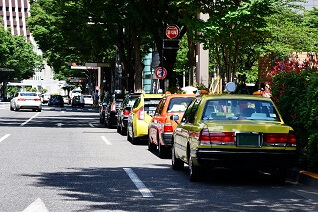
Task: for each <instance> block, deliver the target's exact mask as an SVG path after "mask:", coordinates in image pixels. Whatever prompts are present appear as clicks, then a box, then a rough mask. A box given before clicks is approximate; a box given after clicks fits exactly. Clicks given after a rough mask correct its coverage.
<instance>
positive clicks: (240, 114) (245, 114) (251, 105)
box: [202, 99, 280, 121]
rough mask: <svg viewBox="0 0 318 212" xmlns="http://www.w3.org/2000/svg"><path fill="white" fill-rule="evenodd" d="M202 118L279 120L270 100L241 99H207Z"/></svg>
mask: <svg viewBox="0 0 318 212" xmlns="http://www.w3.org/2000/svg"><path fill="white" fill-rule="evenodd" d="M202 119H203V120H228V119H230V120H241V119H247V120H263V121H280V119H279V116H278V113H277V111H276V109H275V107H274V105H273V104H272V103H271V102H268V101H263V100H242V99H226V100H225V99H217V100H208V101H207V102H206V105H205V108H204V111H203V115H202Z"/></svg>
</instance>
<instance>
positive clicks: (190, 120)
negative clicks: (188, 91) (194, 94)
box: [188, 98, 201, 123]
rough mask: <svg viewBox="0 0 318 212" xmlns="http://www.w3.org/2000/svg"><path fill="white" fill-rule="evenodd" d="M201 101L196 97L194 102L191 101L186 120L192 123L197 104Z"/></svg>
mask: <svg viewBox="0 0 318 212" xmlns="http://www.w3.org/2000/svg"><path fill="white" fill-rule="evenodd" d="M200 103H201V99H200V98H199V99H196V100H195V101H194V102H193V106H192V108H191V112H190V114H189V119H188V122H189V123H193V122H194V120H195V119H196V113H197V111H198V109H199V105H200Z"/></svg>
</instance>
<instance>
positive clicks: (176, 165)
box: [171, 147, 184, 170]
mask: <svg viewBox="0 0 318 212" xmlns="http://www.w3.org/2000/svg"><path fill="white" fill-rule="evenodd" d="M171 152H172V157H171V163H172V169H173V170H182V169H183V168H184V163H183V161H182V160H180V159H179V158H177V157H176V153H175V149H174V147H173V148H172V151H171Z"/></svg>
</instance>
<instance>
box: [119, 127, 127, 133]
mask: <svg viewBox="0 0 318 212" xmlns="http://www.w3.org/2000/svg"><path fill="white" fill-rule="evenodd" d="M120 128H121V130H120V131H121V133H120V134H121V135H126V133H127V129H126V128H125V127H123V126H120Z"/></svg>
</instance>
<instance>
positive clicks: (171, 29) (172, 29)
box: [166, 25, 180, 39]
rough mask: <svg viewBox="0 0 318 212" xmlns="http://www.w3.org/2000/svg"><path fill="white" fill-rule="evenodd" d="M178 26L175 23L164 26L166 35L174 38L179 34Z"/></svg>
mask: <svg viewBox="0 0 318 212" xmlns="http://www.w3.org/2000/svg"><path fill="white" fill-rule="evenodd" d="M179 32H180V30H179V27H178V26H176V25H169V26H168V27H167V28H166V36H167V37H168V38H170V39H175V38H177V37H178V36H179Z"/></svg>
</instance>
